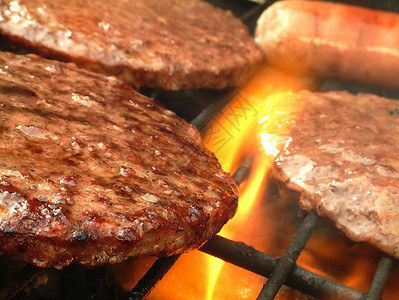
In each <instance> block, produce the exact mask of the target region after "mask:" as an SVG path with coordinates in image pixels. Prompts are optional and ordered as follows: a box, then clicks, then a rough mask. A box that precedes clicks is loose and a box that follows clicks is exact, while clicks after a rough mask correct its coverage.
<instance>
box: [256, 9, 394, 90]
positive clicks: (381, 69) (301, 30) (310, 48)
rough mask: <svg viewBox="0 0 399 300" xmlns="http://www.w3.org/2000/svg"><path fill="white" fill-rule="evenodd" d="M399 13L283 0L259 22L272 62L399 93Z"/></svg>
mask: <svg viewBox="0 0 399 300" xmlns="http://www.w3.org/2000/svg"><path fill="white" fill-rule="evenodd" d="M398 37H399V14H395V13H389V12H384V11H378V10H372V9H368V8H362V7H356V6H351V5H345V4H337V3H328V2H322V1H280V2H276V3H275V4H273V5H272V6H270V7H269V8H268V9H266V10H265V11H264V12H263V14H262V15H261V17H260V18H259V20H258V24H257V28H256V32H255V39H256V41H257V43H258V44H259V45H260V46H261V48H262V49H263V50H264V52H265V53H266V57H267V60H268V62H269V63H270V64H271V65H272V66H274V67H277V68H279V69H283V70H285V71H288V72H293V73H300V74H307V75H312V76H317V77H322V78H334V79H338V80H343V81H348V82H356V83H361V84H369V85H375V86H382V87H388V88H396V89H399V38H398Z"/></svg>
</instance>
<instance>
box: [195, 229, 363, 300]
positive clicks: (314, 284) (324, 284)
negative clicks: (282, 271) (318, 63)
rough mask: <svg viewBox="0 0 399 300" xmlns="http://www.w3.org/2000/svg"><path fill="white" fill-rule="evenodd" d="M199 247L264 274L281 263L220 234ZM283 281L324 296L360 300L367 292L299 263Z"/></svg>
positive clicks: (321, 296) (288, 284) (205, 251)
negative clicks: (317, 272)
mask: <svg viewBox="0 0 399 300" xmlns="http://www.w3.org/2000/svg"><path fill="white" fill-rule="evenodd" d="M200 251H202V252H204V253H207V254H210V255H212V256H215V257H218V258H220V259H222V260H224V261H226V262H229V263H231V264H234V265H236V266H238V267H241V268H244V269H246V270H249V271H251V272H253V273H256V274H258V275H261V276H264V277H270V275H271V274H272V273H273V271H274V270H275V268H276V266H277V264H278V262H277V258H275V257H273V256H270V255H267V254H265V253H263V252H261V251H258V250H256V249H254V248H253V247H251V246H248V245H246V244H244V243H242V242H235V241H232V240H229V239H226V238H223V237H221V236H215V237H213V238H211V239H210V240H209V241H208V242H207V243H206V244H205V245H204V246H202V247H201V248H200ZM284 284H285V285H287V286H289V287H291V288H294V289H296V290H299V291H302V292H305V293H307V294H309V295H312V296H315V297H318V298H323V299H350V300H361V299H364V296H365V294H364V293H363V292H360V291H358V290H356V289H353V288H351V287H348V286H346V285H343V284H341V283H339V282H336V281H334V280H331V279H329V278H326V277H323V276H321V275H318V274H316V273H313V272H310V271H308V270H306V269H303V268H300V267H297V266H294V268H293V269H292V271H291V273H290V274H289V275H288V277H287V279H286V281H285V283H284Z"/></svg>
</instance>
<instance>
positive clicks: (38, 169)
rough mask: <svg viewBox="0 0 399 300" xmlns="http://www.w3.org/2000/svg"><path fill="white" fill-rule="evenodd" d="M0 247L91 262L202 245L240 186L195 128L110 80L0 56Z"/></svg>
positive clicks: (41, 261)
mask: <svg viewBox="0 0 399 300" xmlns="http://www.w3.org/2000/svg"><path fill="white" fill-rule="evenodd" d="M0 118H1V125H0V161H1V163H0V252H1V253H2V254H5V255H8V256H10V257H12V258H14V259H21V260H24V261H27V262H31V263H33V264H35V265H37V266H43V267H45V266H46V267H52V266H54V267H58V268H61V267H64V266H66V265H68V264H70V263H72V262H76V263H79V264H83V265H88V266H95V265H101V264H104V263H117V262H121V261H123V260H125V259H127V258H128V257H131V256H136V255H138V254H149V255H170V254H173V253H177V252H181V251H184V250H188V249H192V248H195V247H199V246H200V245H201V244H203V243H204V242H205V241H206V240H207V239H208V238H209V237H211V236H212V235H214V234H216V233H217V232H218V231H219V230H220V229H221V227H222V226H223V224H224V223H226V222H227V220H228V219H229V218H231V217H232V216H233V215H234V213H235V209H236V205H237V198H238V196H237V187H236V185H235V183H234V181H233V179H232V178H231V177H230V176H229V175H228V174H227V173H225V172H223V171H222V170H221V167H220V165H219V164H218V162H217V159H216V158H215V156H214V155H213V154H212V153H210V152H209V151H207V150H206V149H204V148H203V147H202V144H201V140H200V136H199V133H198V132H197V130H196V129H195V128H194V127H193V126H191V125H190V124H188V123H187V122H185V121H184V120H182V119H180V118H179V117H177V116H176V115H175V114H174V113H172V112H170V111H168V110H166V109H164V108H162V107H160V106H159V105H158V104H156V103H155V102H153V101H152V100H151V99H149V98H147V97H145V96H142V95H141V94H139V93H137V92H135V91H134V90H133V89H132V88H131V87H130V86H128V85H127V84H125V83H123V82H122V81H119V80H117V79H115V78H113V77H105V76H103V75H101V74H94V73H90V72H88V71H85V70H82V69H78V68H76V67H75V66H74V65H73V64H62V63H59V62H56V61H50V60H44V59H42V58H40V57H37V56H35V55H30V56H26V57H25V56H16V55H14V54H9V53H6V52H0Z"/></svg>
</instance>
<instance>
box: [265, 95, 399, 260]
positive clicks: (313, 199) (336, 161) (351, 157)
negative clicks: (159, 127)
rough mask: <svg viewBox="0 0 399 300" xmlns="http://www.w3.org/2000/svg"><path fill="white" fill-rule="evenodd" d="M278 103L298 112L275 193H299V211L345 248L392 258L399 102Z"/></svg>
mask: <svg viewBox="0 0 399 300" xmlns="http://www.w3.org/2000/svg"><path fill="white" fill-rule="evenodd" d="M281 97H282V98H287V97H289V98H292V97H293V98H294V99H295V100H296V101H297V102H298V103H299V102H301V103H303V104H304V106H303V107H304V109H303V111H302V113H301V115H300V116H299V117H298V118H297V120H296V122H294V125H293V127H292V130H291V133H290V135H289V137H287V139H285V141H286V142H287V144H286V145H285V148H284V150H283V151H281V152H280V154H279V155H278V156H277V158H276V160H275V163H274V166H273V170H272V174H273V177H274V178H275V179H276V180H277V181H278V185H279V186H280V188H289V189H291V190H294V191H297V192H299V193H300V204H301V206H302V207H303V208H305V209H306V210H310V209H312V208H316V209H317V212H318V213H319V214H320V215H321V216H324V217H328V218H330V219H331V220H332V221H333V222H334V223H335V224H336V226H337V227H338V228H340V229H341V230H343V231H344V232H345V233H346V234H347V236H348V237H349V238H351V239H352V240H354V241H357V242H363V241H364V242H369V243H371V244H373V245H375V246H376V247H378V248H380V249H381V250H383V251H385V252H387V253H388V254H390V255H393V256H394V257H396V258H399V155H398V153H399V138H398V137H399V101H395V100H389V99H386V98H382V97H378V96H375V95H371V94H359V95H352V94H350V93H348V92H329V93H324V94H323V93H310V92H301V93H298V94H293V93H289V94H285V95H281ZM282 101H283V100H282ZM291 139H292V140H291ZM283 194H286V193H283Z"/></svg>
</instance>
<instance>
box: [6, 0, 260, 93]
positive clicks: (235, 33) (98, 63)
mask: <svg viewBox="0 0 399 300" xmlns="http://www.w3.org/2000/svg"><path fill="white" fill-rule="evenodd" d="M0 33H1V34H2V35H3V36H5V37H7V38H9V39H11V40H12V41H14V42H19V43H22V44H24V45H25V46H28V47H29V48H31V50H33V51H35V52H37V53H39V54H41V55H45V56H47V57H51V58H56V59H59V60H67V61H73V62H75V63H76V64H77V65H79V66H80V67H85V68H88V69H90V70H92V71H100V72H105V73H106V74H109V75H117V76H118V77H120V78H122V79H124V80H125V81H126V82H128V83H129V84H132V85H134V86H135V87H141V86H145V87H151V88H161V89H170V90H178V89H194V88H210V89H224V88H227V87H232V86H236V85H238V84H240V83H241V82H242V81H243V80H244V79H245V78H247V77H248V75H249V74H250V73H252V71H253V70H254V68H256V65H257V64H258V63H259V62H260V61H261V60H262V59H263V54H262V52H261V50H260V49H259V48H258V47H257V45H256V44H255V42H254V40H253V38H252V37H251V36H250V34H249V32H248V29H247V27H246V26H245V25H244V24H243V23H242V22H241V21H240V20H239V19H237V18H236V17H234V16H233V14H232V13H230V12H226V11H223V10H221V9H219V8H216V7H214V6H212V5H210V4H209V3H206V2H202V1H200V0H185V1H180V0H135V1H123V0H117V1H104V0H85V1H81V0H54V1H45V0H19V1H11V0H4V1H1V2H0Z"/></svg>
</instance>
